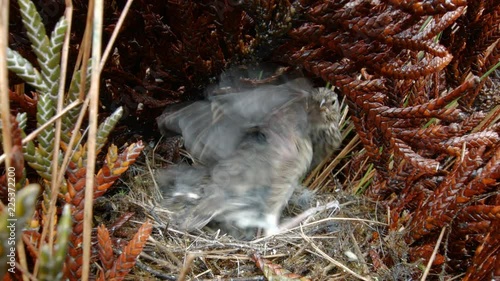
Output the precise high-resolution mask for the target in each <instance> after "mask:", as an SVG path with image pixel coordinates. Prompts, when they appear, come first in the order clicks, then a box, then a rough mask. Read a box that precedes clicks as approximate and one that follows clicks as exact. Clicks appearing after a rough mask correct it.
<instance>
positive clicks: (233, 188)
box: [158, 72, 340, 235]
mask: <svg viewBox="0 0 500 281" xmlns="http://www.w3.org/2000/svg"><path fill="white" fill-rule="evenodd" d="M228 73H230V74H231V73H233V72H228ZM228 77H229V78H228ZM240 84H241V82H238V79H235V75H226V76H225V77H224V76H223V77H222V78H221V82H220V83H219V87H218V88H216V91H217V90H219V92H220V91H221V90H227V89H230V90H233V91H236V92H229V93H222V94H217V95H211V96H209V97H208V100H206V101H198V102H195V103H192V104H189V105H185V106H184V107H182V108H179V106H175V107H171V108H168V109H166V110H165V112H164V114H163V115H162V116H160V117H159V118H158V124H159V127H160V130H161V131H162V132H163V133H165V132H167V131H174V132H177V133H179V134H182V136H183V138H184V144H185V146H186V149H187V150H188V152H189V153H190V154H191V156H192V157H193V158H194V160H195V165H193V166H187V165H182V166H174V167H173V168H172V167H171V168H169V169H167V170H166V171H161V172H160V174H159V176H158V182H159V183H160V186H161V189H162V192H163V195H164V198H165V200H164V202H163V204H164V205H165V206H167V207H170V208H171V209H172V210H173V211H174V216H173V217H174V223H176V224H177V225H179V226H180V227H181V228H182V229H186V230H193V229H199V228H201V227H203V226H205V225H206V224H207V223H208V222H210V221H212V220H213V221H217V222H221V223H223V224H225V225H231V226H236V227H238V228H241V229H248V228H263V229H264V231H265V234H266V235H271V234H274V233H277V232H278V231H279V226H278V223H279V218H280V214H281V211H282V210H283V207H284V206H285V205H286V203H287V201H288V200H289V198H290V196H291V194H292V192H293V191H294V189H295V188H296V187H297V186H298V185H299V184H298V182H299V180H300V178H301V177H302V176H303V175H304V174H305V173H306V172H307V170H308V168H309V166H310V164H311V161H312V159H313V148H314V162H318V163H319V162H320V161H321V160H322V158H324V157H325V156H326V155H327V154H328V153H329V152H331V151H333V150H334V149H335V148H336V147H338V145H339V144H340V133H339V132H338V120H339V109H338V102H337V98H336V95H335V93H333V92H332V91H330V90H327V89H326V88H320V89H314V88H313V87H312V85H311V84H310V83H309V82H308V81H307V80H306V79H304V78H298V79H294V80H290V81H286V82H284V83H281V84H278V85H261V86H258V87H256V88H255V87H254V88H248V87H245V86H242V85H240ZM312 140H314V141H312ZM316 158H318V159H316ZM175 206H177V208H176V207H175Z"/></svg>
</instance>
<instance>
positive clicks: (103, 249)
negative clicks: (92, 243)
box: [97, 224, 115, 272]
mask: <svg viewBox="0 0 500 281" xmlns="http://www.w3.org/2000/svg"><path fill="white" fill-rule="evenodd" d="M112 245H113V243H112V241H111V238H110V237H109V232H108V229H107V228H106V227H105V226H104V225H102V224H101V225H100V226H99V227H97V251H98V253H99V260H100V261H101V265H102V270H103V272H107V271H108V270H110V269H111V268H112V267H113V263H114V262H115V257H114V255H113V246H112Z"/></svg>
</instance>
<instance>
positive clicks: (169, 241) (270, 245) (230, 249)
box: [96, 143, 421, 280]
mask: <svg viewBox="0 0 500 281" xmlns="http://www.w3.org/2000/svg"><path fill="white" fill-rule="evenodd" d="M162 145H164V143H163V144H161V143H160V146H159V147H155V148H151V147H149V148H146V149H145V157H144V158H143V159H139V160H138V161H137V162H136V165H135V168H133V169H130V171H129V172H128V176H127V177H125V178H124V182H123V183H124V186H126V188H125V187H124V188H122V189H117V190H118V191H117V192H116V193H115V194H114V195H113V196H109V197H107V198H106V199H103V201H100V202H99V203H97V206H96V208H97V210H98V211H97V212H99V210H102V208H106V210H110V209H111V210H113V212H102V213H103V214H104V215H103V217H102V219H106V220H110V221H114V222H115V223H114V226H113V227H111V229H115V230H114V231H115V232H114V236H115V237H117V238H119V237H127V238H129V237H130V236H131V235H132V234H133V233H135V229H136V228H137V225H138V224H142V223H143V222H144V221H145V220H147V219H148V218H149V219H151V220H152V221H154V223H153V225H154V230H153V233H152V235H151V237H150V238H149V240H148V243H147V245H146V247H145V248H144V251H143V253H141V255H140V257H139V259H138V261H137V264H136V267H135V269H134V272H133V274H131V275H129V277H128V278H131V279H134V280H136V279H137V278H140V279H141V280H148V279H149V280H360V279H361V280H376V279H377V278H378V279H379V280H401V279H405V280H408V279H411V277H412V276H417V275H418V274H421V270H419V269H418V267H417V265H416V264H412V263H410V262H408V258H407V256H408V254H407V253H408V246H407V245H406V244H405V242H404V240H403V238H402V235H399V234H398V232H394V231H393V232H389V231H388V221H387V220H388V216H387V210H386V209H385V208H384V207H382V206H381V205H379V204H378V203H377V202H374V201H372V200H369V199H367V198H366V197H365V196H362V195H359V196H358V195H354V194H353V192H351V191H349V190H350V189H349V188H347V187H345V186H342V184H341V183H339V181H338V180H337V179H335V178H334V177H333V174H332V173H330V177H329V181H328V182H329V183H328V184H327V185H328V188H327V189H325V188H323V190H328V191H318V192H316V194H315V195H314V196H313V197H312V198H311V199H310V200H309V202H308V206H306V205H307V204H306V205H304V204H290V205H289V206H288V207H287V208H286V209H285V211H284V214H283V216H282V221H284V222H286V221H288V220H289V219H290V218H292V217H296V216H297V215H298V214H300V213H302V214H305V216H304V220H303V221H302V223H301V224H300V225H299V226H296V227H292V228H290V229H289V230H287V231H284V232H282V233H280V234H278V235H274V236H272V237H267V238H262V237H260V238H256V239H255V240H252V241H242V240H238V239H235V238H233V237H231V236H229V235H227V234H225V233H222V232H220V231H218V230H216V229H209V228H205V229H203V231H200V232H198V233H186V232H184V231H180V230H179V229H177V228H176V227H175V226H174V225H170V224H169V214H170V212H169V210H167V209H165V208H164V207H163V206H160V205H159V204H158V202H159V200H160V199H161V198H160V196H161V195H160V193H159V190H158V187H157V185H156V183H155V181H154V176H153V175H154V171H155V170H156V169H159V168H162V167H164V166H165V164H164V163H165V161H167V162H168V160H171V159H160V158H159V157H161V156H159V155H161V153H158V150H161V149H164V148H165V147H163V148H162V147H161V146H162ZM167 150H170V151H172V149H171V147H170V149H167ZM125 189H128V191H126V192H122V191H123V190H125ZM120 190H121V191H120ZM292 201H294V200H293V199H292ZM323 206H328V207H329V208H322V207H323ZM311 208H312V209H311ZM306 209H308V210H309V211H310V212H305V213H304V211H306ZM311 210H315V211H316V212H313V211H311ZM106 213H107V214H116V217H107V218H106V217H105V216H106ZM132 214H134V218H136V219H138V221H135V222H134V221H129V223H127V224H124V222H125V221H127V220H128V219H129V218H130V217H131V215H132ZM111 216H113V215H111ZM136 223H137V224H136ZM131 233H132V234H131ZM124 240H129V239H124ZM381 253H382V254H381ZM373 261H379V263H378V264H375V263H374V262H373ZM388 264H390V265H391V266H390V269H389V267H387V266H386V265H388ZM266 278H267V279H266ZM273 278H274V279H273Z"/></svg>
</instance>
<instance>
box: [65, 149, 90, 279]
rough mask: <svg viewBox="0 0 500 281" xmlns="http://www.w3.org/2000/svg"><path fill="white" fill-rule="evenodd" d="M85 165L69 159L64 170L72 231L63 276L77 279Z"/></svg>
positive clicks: (79, 261)
mask: <svg viewBox="0 0 500 281" xmlns="http://www.w3.org/2000/svg"><path fill="white" fill-rule="evenodd" d="M86 172H87V169H86V167H85V166H84V165H83V161H82V159H81V158H79V160H77V161H76V162H73V161H70V162H69V164H68V169H67V171H66V176H67V185H68V192H67V193H66V195H65V198H66V202H67V203H69V204H71V213H72V218H73V231H72V232H71V234H70V236H69V245H68V256H67V259H66V267H65V276H66V277H67V278H69V279H70V280H79V279H80V278H81V275H82V261H83V257H82V256H83V248H82V243H83V210H84V200H83V199H84V198H85V174H86Z"/></svg>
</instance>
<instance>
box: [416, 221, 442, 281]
mask: <svg viewBox="0 0 500 281" xmlns="http://www.w3.org/2000/svg"><path fill="white" fill-rule="evenodd" d="M445 230H446V226H445V227H443V229H441V233H440V234H439V238H438V240H437V242H436V246H434V251H432V255H431V258H430V259H429V262H428V263H427V266H426V267H425V271H424V274H423V275H422V278H420V281H425V279H427V275H428V274H429V271H430V270H431V266H432V263H433V262H434V259H435V258H436V255H437V251H438V249H439V245H441V240H442V239H443V236H444V232H445Z"/></svg>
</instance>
